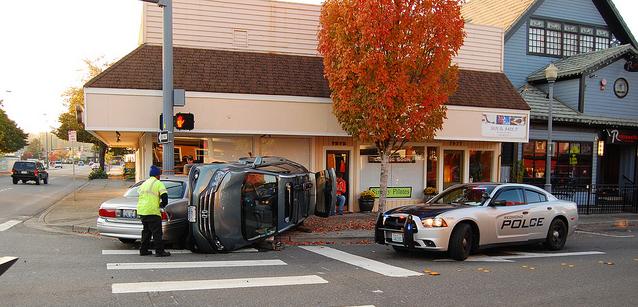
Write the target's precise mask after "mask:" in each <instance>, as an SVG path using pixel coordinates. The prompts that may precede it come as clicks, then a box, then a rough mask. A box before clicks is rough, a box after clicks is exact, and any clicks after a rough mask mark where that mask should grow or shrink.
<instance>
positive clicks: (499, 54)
mask: <svg viewBox="0 0 638 307" xmlns="http://www.w3.org/2000/svg"><path fill="white" fill-rule="evenodd" d="M320 13H321V6H320V5H315V4H301V3H291V2H280V1H271V0H221V1H211V0H173V45H174V46H175V47H190V48H204V49H229V50H239V51H252V52H255V51H257V52H273V53H285V54H298V55H309V56H317V55H318V52H317V45H318V40H317V31H318V29H319V15H320ZM162 16H163V15H162V8H160V7H158V6H157V5H155V4H152V3H148V2H145V3H144V9H143V20H142V28H141V31H142V32H141V35H140V37H141V42H140V43H148V44H152V45H161V44H162ZM465 32H466V34H467V37H466V38H465V43H464V45H463V46H462V47H461V49H460V50H459V53H458V55H457V56H456V57H455V58H454V60H453V62H454V63H456V64H458V65H459V67H461V68H463V69H471V70H481V71H492V72H502V71H503V64H502V63H503V29H501V28H496V27H490V26H483V25H474V24H465Z"/></svg>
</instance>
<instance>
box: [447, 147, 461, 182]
mask: <svg viewBox="0 0 638 307" xmlns="http://www.w3.org/2000/svg"><path fill="white" fill-rule="evenodd" d="M443 159H444V164H443V189H447V188H449V187H451V186H453V185H455V184H458V183H461V182H462V180H461V176H463V174H464V170H463V160H464V158H463V151H462V150H444V151H443Z"/></svg>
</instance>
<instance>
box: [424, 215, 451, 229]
mask: <svg viewBox="0 0 638 307" xmlns="http://www.w3.org/2000/svg"><path fill="white" fill-rule="evenodd" d="M421 223H422V224H423V227H447V223H446V222H445V220H444V219H442V218H440V217H439V218H434V219H432V218H429V219H425V220H422V221H421Z"/></svg>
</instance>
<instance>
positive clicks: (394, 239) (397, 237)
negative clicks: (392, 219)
mask: <svg viewBox="0 0 638 307" xmlns="http://www.w3.org/2000/svg"><path fill="white" fill-rule="evenodd" d="M392 242H398V243H403V234H402V233H400V232H393V233H392Z"/></svg>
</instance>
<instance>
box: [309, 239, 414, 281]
mask: <svg viewBox="0 0 638 307" xmlns="http://www.w3.org/2000/svg"><path fill="white" fill-rule="evenodd" d="M300 247H301V248H303V249H305V250H307V251H310V252H313V253H317V254H319V255H322V256H326V257H328V258H332V259H335V260H339V261H342V262H345V263H348V264H351V265H354V266H358V267H360V268H362V269H366V270H369V271H372V272H375V273H379V274H382V275H385V276H390V277H408V276H418V275H423V274H422V273H419V272H415V271H410V270H406V269H404V268H400V267H396V266H393V265H389V264H385V263H383V262H379V261H376V260H372V259H368V258H365V257H361V256H357V255H352V254H349V253H346V252H342V251H340V250H337V249H334V248H330V247H325V246H300Z"/></svg>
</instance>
